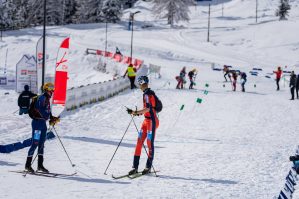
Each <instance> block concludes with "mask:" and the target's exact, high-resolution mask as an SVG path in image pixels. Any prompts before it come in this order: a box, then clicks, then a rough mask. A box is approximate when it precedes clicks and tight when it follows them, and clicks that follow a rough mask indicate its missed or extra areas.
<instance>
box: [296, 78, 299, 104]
mask: <svg viewBox="0 0 299 199" xmlns="http://www.w3.org/2000/svg"><path fill="white" fill-rule="evenodd" d="M298 92H299V74H298V75H297V79H296V94H297V99H299V95H298Z"/></svg>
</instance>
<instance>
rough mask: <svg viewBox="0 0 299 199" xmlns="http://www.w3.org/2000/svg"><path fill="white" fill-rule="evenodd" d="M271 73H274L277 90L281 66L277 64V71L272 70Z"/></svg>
mask: <svg viewBox="0 0 299 199" xmlns="http://www.w3.org/2000/svg"><path fill="white" fill-rule="evenodd" d="M273 73H275V74H276V85H277V90H278V91H279V89H280V88H279V81H280V78H281V75H282V70H281V67H280V66H278V68H277V71H273Z"/></svg>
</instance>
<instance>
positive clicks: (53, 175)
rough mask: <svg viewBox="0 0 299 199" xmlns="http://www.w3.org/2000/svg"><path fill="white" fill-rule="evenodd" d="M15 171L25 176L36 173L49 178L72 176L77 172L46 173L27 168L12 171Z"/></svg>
mask: <svg viewBox="0 0 299 199" xmlns="http://www.w3.org/2000/svg"><path fill="white" fill-rule="evenodd" d="M10 172H13V173H20V174H23V176H24V177H25V176H26V175H27V174H28V175H35V176H41V177H49V178H66V177H71V176H74V175H76V174H77V172H74V173H71V174H63V173H52V172H49V173H45V172H38V171H36V172H28V171H26V170H22V171H10Z"/></svg>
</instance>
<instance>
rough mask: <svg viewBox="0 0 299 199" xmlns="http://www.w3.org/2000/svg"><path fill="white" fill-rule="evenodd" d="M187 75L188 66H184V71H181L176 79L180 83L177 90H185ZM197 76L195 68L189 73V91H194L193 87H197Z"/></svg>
mask: <svg viewBox="0 0 299 199" xmlns="http://www.w3.org/2000/svg"><path fill="white" fill-rule="evenodd" d="M186 74H187V72H186V66H184V67H183V68H182V70H181V71H180V75H179V76H176V77H175V79H176V80H177V82H178V83H177V86H176V89H183V88H184V84H186V83H187V81H186ZM196 75H197V70H196V68H193V69H192V70H191V71H189V72H188V78H189V80H190V85H189V89H194V88H193V86H195V79H196Z"/></svg>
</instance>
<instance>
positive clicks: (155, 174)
mask: <svg viewBox="0 0 299 199" xmlns="http://www.w3.org/2000/svg"><path fill="white" fill-rule="evenodd" d="M131 117H132V120H133V123H134V126H135V128H136V130H137V133H138V127H137V125H136V123H135V120H134V116H132V115H131ZM142 146H143V148H144V150H145V152H146V155H147V157H148V158H149V153H148V152H147V150H146V148H145V146H144V144H143V143H142ZM152 168H153V170H154V173H155V176H156V177H158V176H157V173H156V170H155V168H154V165H153V164H152Z"/></svg>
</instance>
